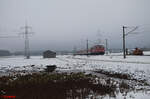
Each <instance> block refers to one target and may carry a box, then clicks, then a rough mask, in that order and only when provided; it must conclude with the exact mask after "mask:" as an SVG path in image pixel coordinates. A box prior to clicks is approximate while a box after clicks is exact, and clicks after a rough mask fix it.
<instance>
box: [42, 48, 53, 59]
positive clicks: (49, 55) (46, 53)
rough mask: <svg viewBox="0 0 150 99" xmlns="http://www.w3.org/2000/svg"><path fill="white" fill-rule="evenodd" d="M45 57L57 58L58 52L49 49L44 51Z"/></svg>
mask: <svg viewBox="0 0 150 99" xmlns="http://www.w3.org/2000/svg"><path fill="white" fill-rule="evenodd" d="M43 58H56V52H53V51H50V50H47V51H45V52H43Z"/></svg>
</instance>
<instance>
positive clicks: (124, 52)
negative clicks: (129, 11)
mask: <svg viewBox="0 0 150 99" xmlns="http://www.w3.org/2000/svg"><path fill="white" fill-rule="evenodd" d="M125 28H126V27H125V26H123V58H124V59H125V58H126V51H125V49H126V47H125Z"/></svg>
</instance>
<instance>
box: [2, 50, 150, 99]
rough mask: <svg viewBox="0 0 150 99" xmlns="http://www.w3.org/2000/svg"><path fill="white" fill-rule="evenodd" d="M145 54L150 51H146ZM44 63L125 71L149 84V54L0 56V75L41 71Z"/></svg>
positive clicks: (76, 68)
mask: <svg viewBox="0 0 150 99" xmlns="http://www.w3.org/2000/svg"><path fill="white" fill-rule="evenodd" d="M146 54H147V55H148V54H150V53H149V52H146ZM46 65H57V67H58V68H57V70H58V71H70V70H71V71H94V70H98V69H102V70H105V71H110V72H117V73H125V74H130V75H132V76H133V77H134V78H136V79H141V80H146V81H147V83H149V84H150V56H127V58H126V59H123V56H122V55H121V54H116V53H115V54H109V55H102V56H89V57H87V56H71V55H58V56H57V58H51V59H43V58H42V56H32V57H31V59H24V57H23V56H11V57H0V75H5V74H9V73H10V74H12V73H14V74H15V73H16V72H20V73H22V72H23V71H25V72H27V71H28V72H34V71H41V70H43V69H44V68H45V66H46ZM131 93H132V92H131ZM139 94H142V95H143V96H142V97H144V99H149V98H148V97H150V94H148V95H147V94H144V93H139ZM139 94H138V95H136V94H135V95H134V98H135V99H141V97H140V96H141V95H140V96H139ZM119 97H121V96H119ZM130 98H131V99H133V98H132V97H130ZM118 99H119V98H118Z"/></svg>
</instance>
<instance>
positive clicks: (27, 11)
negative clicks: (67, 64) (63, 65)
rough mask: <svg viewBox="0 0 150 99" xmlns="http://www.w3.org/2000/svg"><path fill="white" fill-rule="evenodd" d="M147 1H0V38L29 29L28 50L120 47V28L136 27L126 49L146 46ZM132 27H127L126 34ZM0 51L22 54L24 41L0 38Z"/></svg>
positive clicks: (148, 29) (149, 27)
mask: <svg viewBox="0 0 150 99" xmlns="http://www.w3.org/2000/svg"><path fill="white" fill-rule="evenodd" d="M149 4H150V1H149V0H0V37H3V36H18V34H19V33H22V32H23V30H22V29H20V27H23V26H24V25H25V23H26V22H27V24H28V25H29V26H31V27H32V30H31V31H32V32H34V34H33V35H31V36H30V38H29V39H30V49H31V50H46V49H51V50H72V49H73V47H74V46H76V47H77V48H78V49H84V48H86V39H87V38H88V39H89V46H92V45H94V44H95V42H96V43H98V40H101V43H105V39H108V45H109V48H119V49H120V48H122V26H123V25H124V26H128V27H130V26H138V29H137V30H136V31H135V32H138V34H134V35H128V36H127V38H126V39H127V42H126V45H127V47H128V48H135V47H147V48H149V47H150V43H149V42H150V39H149V37H150V11H149V9H150V6H149ZM131 29H132V28H128V29H127V30H126V32H128V31H130V30H131ZM0 49H7V50H11V51H23V50H24V39H23V37H22V36H19V37H17V38H11V37H10V38H0Z"/></svg>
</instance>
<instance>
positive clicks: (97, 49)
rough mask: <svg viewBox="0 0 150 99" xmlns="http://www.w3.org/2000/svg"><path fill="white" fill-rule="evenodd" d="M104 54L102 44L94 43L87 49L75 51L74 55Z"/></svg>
mask: <svg viewBox="0 0 150 99" xmlns="http://www.w3.org/2000/svg"><path fill="white" fill-rule="evenodd" d="M87 54H88V55H104V54H105V48H104V46H103V45H95V46H93V47H91V48H90V49H89V50H88V53H87V50H80V51H77V52H76V55H87Z"/></svg>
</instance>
